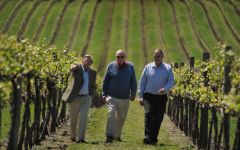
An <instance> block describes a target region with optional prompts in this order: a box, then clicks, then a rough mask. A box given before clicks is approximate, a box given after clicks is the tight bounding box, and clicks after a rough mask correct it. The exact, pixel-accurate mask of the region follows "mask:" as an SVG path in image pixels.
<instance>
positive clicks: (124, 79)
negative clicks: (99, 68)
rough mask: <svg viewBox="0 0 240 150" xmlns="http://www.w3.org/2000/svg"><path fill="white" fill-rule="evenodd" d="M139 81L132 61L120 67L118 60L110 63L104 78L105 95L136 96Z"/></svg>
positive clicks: (116, 96)
mask: <svg viewBox="0 0 240 150" xmlns="http://www.w3.org/2000/svg"><path fill="white" fill-rule="evenodd" d="M136 90H137V81H136V76H135V71H134V68H133V65H132V64H131V63H129V62H128V63H126V64H125V65H124V66H123V67H122V68H119V67H118V65H117V63H116V62H112V63H110V64H109V65H108V68H107V72H106V74H105V77H104V80H103V93H102V94H103V96H112V97H115V98H121V99H128V98H129V97H130V95H131V96H134V97H135V96H136Z"/></svg>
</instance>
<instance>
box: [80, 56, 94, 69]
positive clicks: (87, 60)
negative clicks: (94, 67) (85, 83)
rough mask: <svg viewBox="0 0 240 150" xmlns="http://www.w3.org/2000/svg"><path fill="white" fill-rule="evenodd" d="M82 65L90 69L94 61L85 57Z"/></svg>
mask: <svg viewBox="0 0 240 150" xmlns="http://www.w3.org/2000/svg"><path fill="white" fill-rule="evenodd" d="M82 63H83V66H84V67H85V68H89V67H90V66H91V64H92V59H91V58H90V57H85V58H83V62H82Z"/></svg>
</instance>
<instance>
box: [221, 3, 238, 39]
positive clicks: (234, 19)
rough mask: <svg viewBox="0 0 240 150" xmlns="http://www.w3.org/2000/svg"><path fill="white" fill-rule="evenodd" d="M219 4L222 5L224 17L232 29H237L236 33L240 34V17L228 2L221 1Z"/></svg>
mask: <svg viewBox="0 0 240 150" xmlns="http://www.w3.org/2000/svg"><path fill="white" fill-rule="evenodd" d="M220 4H221V5H222V8H223V10H224V12H225V15H226V17H227V18H228V20H229V21H230V23H231V24H232V26H233V27H234V29H235V30H236V31H237V33H238V34H240V23H239V22H240V17H239V16H238V15H237V13H236V12H235V10H234V8H233V7H232V6H231V5H230V4H229V3H228V2H226V1H221V3H220Z"/></svg>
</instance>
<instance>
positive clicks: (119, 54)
mask: <svg viewBox="0 0 240 150" xmlns="http://www.w3.org/2000/svg"><path fill="white" fill-rule="evenodd" d="M125 59H126V55H125V53H124V52H117V53H116V61H117V63H118V64H120V65H122V64H123V63H124V62H125Z"/></svg>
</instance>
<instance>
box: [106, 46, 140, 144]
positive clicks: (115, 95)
mask: <svg viewBox="0 0 240 150" xmlns="http://www.w3.org/2000/svg"><path fill="white" fill-rule="evenodd" d="M125 59H126V53H125V52H124V51H123V50H118V51H117V52H116V61H114V62H112V63H110V64H109V65H108V68H107V72H106V74H105V77H104V80H103V99H104V101H105V102H107V107H108V120H107V127H106V137H107V140H106V143H111V142H112V140H113V139H115V140H118V141H121V133H122V128H123V125H124V122H125V119H126V116H127V112H128V108H129V100H134V99H135V96H136V89H137V81H136V77H135V71H134V68H133V65H132V64H131V63H130V62H127V61H126V60H125Z"/></svg>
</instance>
